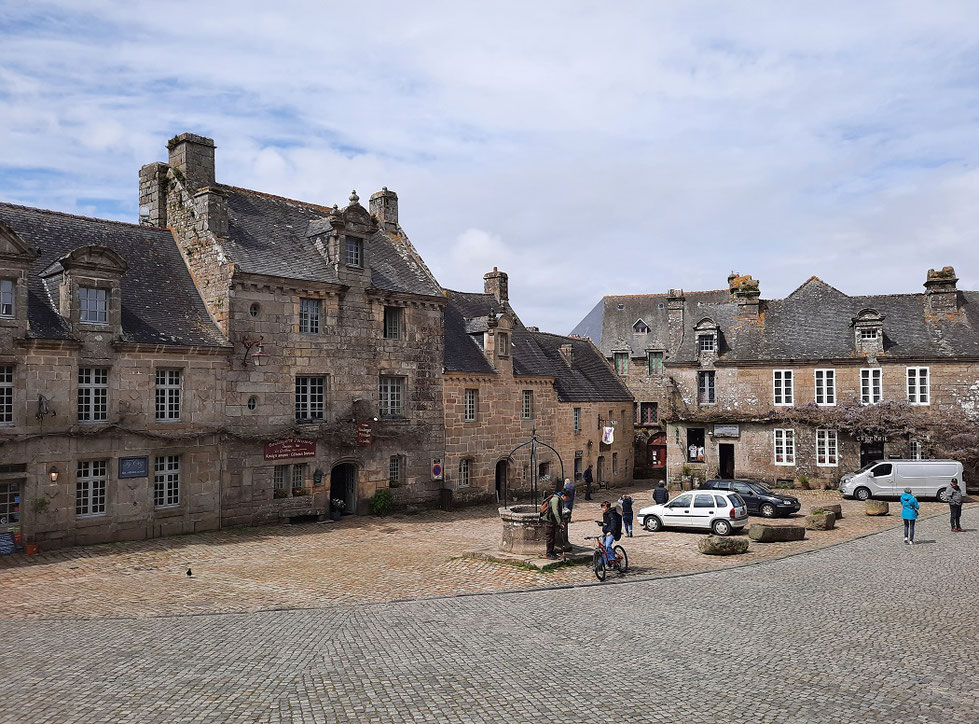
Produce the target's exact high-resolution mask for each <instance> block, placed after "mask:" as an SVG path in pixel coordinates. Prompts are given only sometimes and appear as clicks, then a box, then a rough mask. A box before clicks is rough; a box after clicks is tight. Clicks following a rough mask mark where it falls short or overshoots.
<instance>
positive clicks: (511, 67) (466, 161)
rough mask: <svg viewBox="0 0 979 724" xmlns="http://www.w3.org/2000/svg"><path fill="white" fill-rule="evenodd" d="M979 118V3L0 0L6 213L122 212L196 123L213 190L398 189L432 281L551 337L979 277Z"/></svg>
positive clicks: (335, 198) (126, 215)
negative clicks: (491, 278) (751, 283)
mask: <svg viewBox="0 0 979 724" xmlns="http://www.w3.org/2000/svg"><path fill="white" fill-rule="evenodd" d="M977 130H979V23H977V22H976V18H975V5H974V3H971V2H961V3H958V2H942V1H934V2H907V3H903V2H888V3H877V2H869V1H868V2H863V1H862V2H859V3H854V2H852V1H849V2H820V3H812V2H810V3H794V2H785V1H781V2H771V3H764V2H751V3H747V2H729V3H702V2H692V1H686V0H684V1H681V0H674V1H673V2H665V1H664V2H655V3H654V2H607V1H606V2H573V1H570V0H565V1H563V2H544V1H534V2H526V1H525V2H514V3H508V2H500V1H497V2H492V3H486V2H468V1H465V0H457V1H454V2H444V3H436V2H427V3H426V2H410V3H406V2H386V1H385V0H372V1H371V2H369V3H367V2H359V3H354V2H346V3H333V2H306V3H301V2H290V1H288V0H279V1H278V2H275V3H269V2H260V3H250V2H245V1H244V0H237V1H236V2H227V3H222V2H206V3H202V2H186V3H184V2H153V3H134V2H131V1H130V0H124V1H122V2H107V1H104V0H103V1H96V0H89V1H88V2H84V3H83V2H63V3H58V2H43V1H40V0H32V2H30V3H27V2H22V0H0V200H4V201H11V202H16V203H23V204H28V205H33V206H41V207H46V208H51V209H58V210H63V211H69V212H74V213H82V214H89V215H96V216H102V217H107V218H113V219H121V220H128V221H132V220H135V218H136V216H137V199H136V190H137V173H138V169H139V167H140V165H142V164H144V163H147V162H150V161H155V160H164V156H165V153H166V151H165V146H164V144H165V141H166V139H167V138H169V137H171V136H173V135H174V134H176V133H179V132H182V131H193V132H195V133H199V134H202V135H207V136H210V137H213V138H214V139H215V140H216V143H217V146H218V151H217V153H218V159H217V169H218V170H217V176H218V180H219V181H221V182H223V183H231V184H234V185H237V186H245V187H249V188H254V189H259V190H262V191H266V192H270V193H275V194H280V195H283V196H288V197H292V198H297V199H303V200H308V201H315V202H319V203H326V204H330V205H332V204H333V203H335V202H339V203H340V204H341V205H343V204H344V203H345V202H346V198H347V196H348V195H349V194H350V190H351V189H352V188H356V189H357V190H358V192H359V193H360V194H361V196H362V197H363V198H366V197H367V196H368V195H369V194H370V193H371V192H372V191H375V190H377V189H379V188H380V187H381V186H388V187H389V188H391V189H394V190H396V191H397V192H398V195H399V197H400V203H401V222H402V224H403V225H404V226H405V228H406V230H407V231H408V234H409V235H410V236H411V238H412V240H413V242H414V243H415V245H416V246H417V247H418V249H419V251H420V252H421V254H422V255H423V256H424V258H425V259H426V261H427V262H428V263H429V265H430V266H431V268H432V270H433V271H434V272H435V274H436V276H437V277H438V278H439V280H440V281H441V282H442V284H443V285H444V286H447V287H450V288H455V289H464V290H479V289H481V287H482V274H483V273H484V272H485V271H488V270H489V269H491V268H492V267H493V266H498V267H499V268H501V269H503V270H505V271H507V272H508V273H509V274H510V289H511V299H512V300H513V302H514V304H515V306H516V308H517V311H518V313H520V315H521V317H522V318H523V320H524V322H526V323H528V324H538V325H539V326H540V327H541V328H543V329H547V330H550V331H555V332H567V331H568V330H570V329H571V328H572V327H573V326H574V325H575V323H577V321H578V320H579V319H580V318H581V317H583V316H584V315H585V314H586V313H587V311H588V310H589V309H590V308H591V307H592V306H593V305H594V304H595V303H596V301H597V300H598V299H599V298H600V297H601V296H602V295H603V294H609V293H618V294H625V293H644V292H662V291H665V290H666V289H667V288H669V287H683V288H685V289H715V288H719V287H722V286H723V285H724V284H725V282H726V278H727V275H728V273H729V272H730V271H732V270H737V271H739V272H742V273H747V274H752V275H754V276H755V277H756V278H758V279H760V280H761V286H762V292H763V295H764V296H766V297H776V296H783V295H785V294H787V293H789V292H791V291H792V290H793V289H794V288H795V287H797V286H798V285H799V284H801V283H802V282H803V281H804V280H805V279H807V278H808V277H809V276H810V275H812V274H815V275H817V276H819V277H821V278H822V279H824V280H825V281H827V282H829V283H831V284H834V285H835V286H837V287H839V288H840V289H842V290H843V291H845V292H847V293H851V294H865V293H871V292H907V291H920V290H921V283H922V282H923V281H924V278H925V272H926V270H927V269H928V268H929V267H940V266H943V265H945V264H953V265H954V266H955V268H956V271H957V272H958V274H959V277H960V279H961V282H960V286H963V287H966V288H971V289H979V244H977V243H976V242H977V235H979V170H977V157H979V133H977Z"/></svg>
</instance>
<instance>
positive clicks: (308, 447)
mask: <svg viewBox="0 0 979 724" xmlns="http://www.w3.org/2000/svg"><path fill="white" fill-rule="evenodd" d="M314 457H316V441H315V440H300V439H298V438H290V439H289V440H279V441H277V442H267V443H265V459H266V460H283V459H285V458H314Z"/></svg>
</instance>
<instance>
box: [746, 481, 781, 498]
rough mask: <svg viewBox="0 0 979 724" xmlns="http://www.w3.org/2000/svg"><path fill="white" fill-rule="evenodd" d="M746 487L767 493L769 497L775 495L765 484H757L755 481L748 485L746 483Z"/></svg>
mask: <svg viewBox="0 0 979 724" xmlns="http://www.w3.org/2000/svg"><path fill="white" fill-rule="evenodd" d="M748 485H750V486H751V487H753V488H755V489H756V490H759V491H761V492H762V493H768V494H769V495H773V494H774V493H775V491H774V490H772V489H771V488H769V487H768V486H767V485H765V483H759V482H757V481H755V480H752V481H751V482H750V483H748Z"/></svg>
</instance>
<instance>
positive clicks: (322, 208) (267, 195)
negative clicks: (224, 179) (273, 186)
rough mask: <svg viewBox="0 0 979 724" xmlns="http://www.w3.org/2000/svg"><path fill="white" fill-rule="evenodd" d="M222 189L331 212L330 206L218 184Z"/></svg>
mask: <svg viewBox="0 0 979 724" xmlns="http://www.w3.org/2000/svg"><path fill="white" fill-rule="evenodd" d="M218 185H219V186H221V187H222V188H225V189H230V190H232V191H238V192H239V193H243V194H254V195H255V196H264V197H265V198H267V199H273V200H275V201H285V202H286V203H289V204H299V205H300V206H309V207H311V208H314V209H320V210H322V211H326V212H328V213H332V212H333V207H332V206H324V205H323V204H316V203H313V202H312V201H300V200H299V199H290V198H289V197H288V196H279V195H278V194H270V193H266V192H265V191H256V190H255V189H246V188H244V187H242V186H230V185H228V184H218Z"/></svg>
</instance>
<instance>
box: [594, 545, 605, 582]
mask: <svg viewBox="0 0 979 724" xmlns="http://www.w3.org/2000/svg"><path fill="white" fill-rule="evenodd" d="M592 568H593V569H594V571H595V578H597V579H598V580H599V581H604V580H605V556H603V555H602V553H601V551H595V555H593V556H592Z"/></svg>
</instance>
